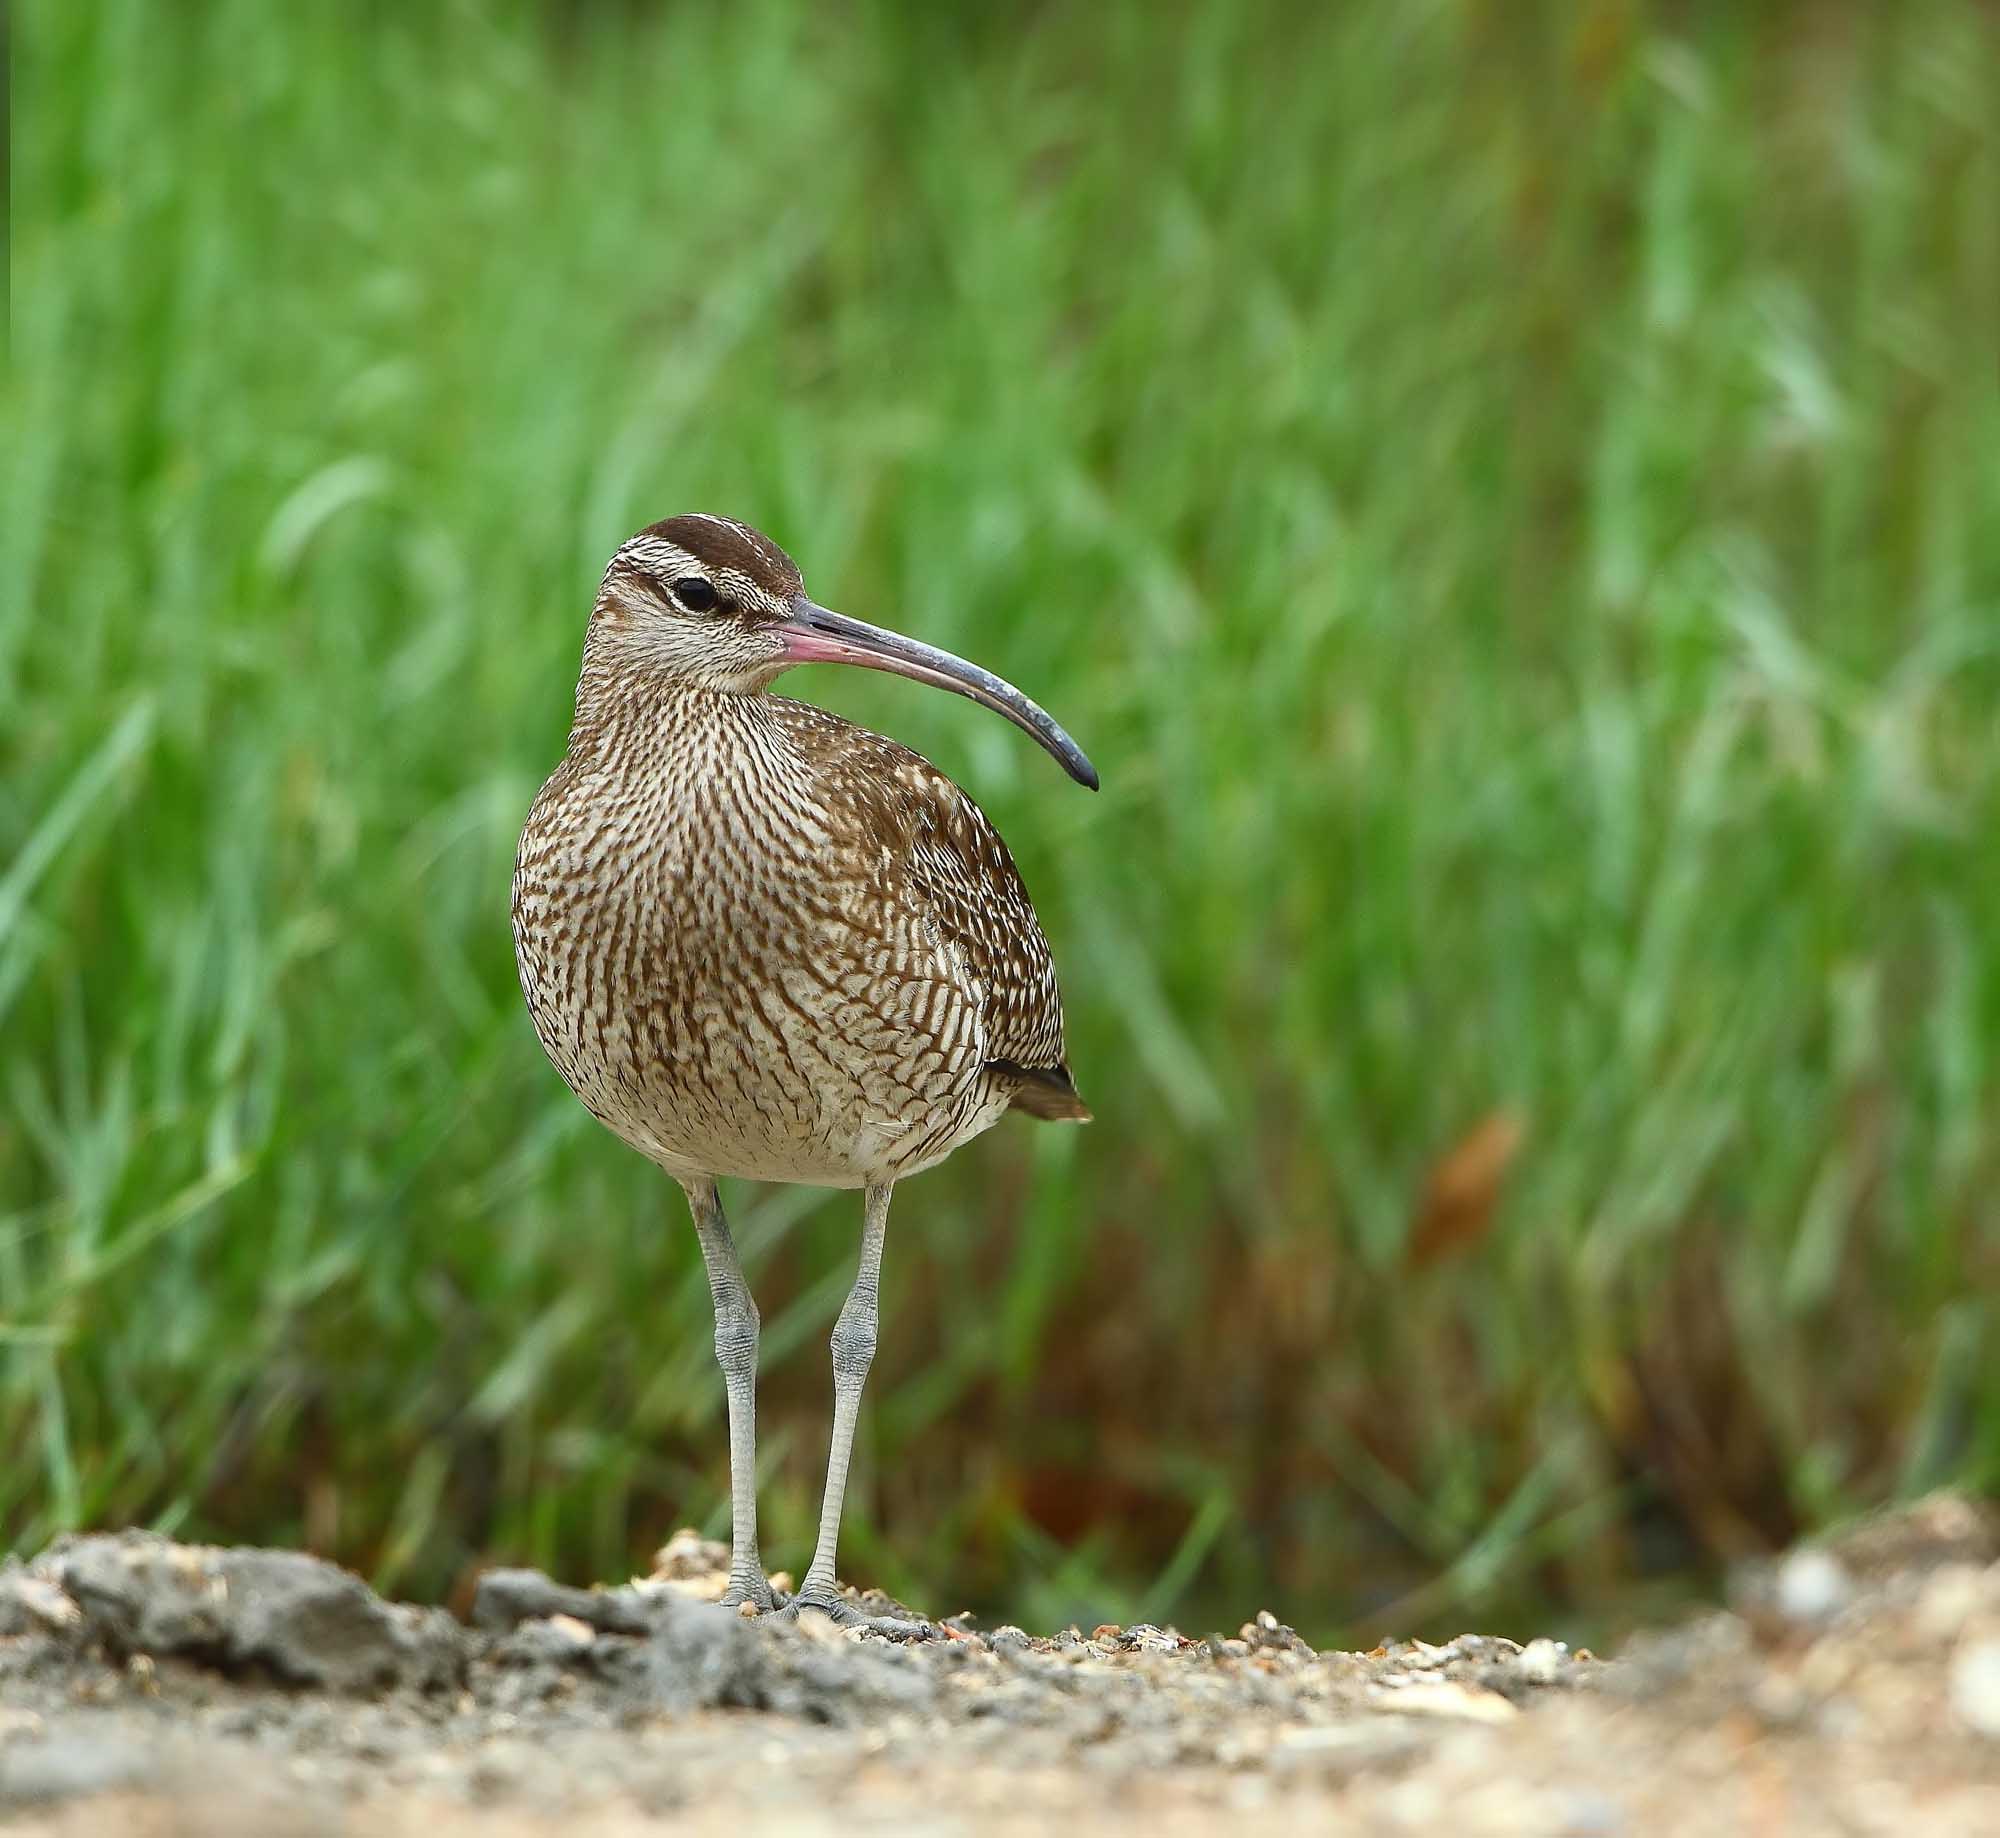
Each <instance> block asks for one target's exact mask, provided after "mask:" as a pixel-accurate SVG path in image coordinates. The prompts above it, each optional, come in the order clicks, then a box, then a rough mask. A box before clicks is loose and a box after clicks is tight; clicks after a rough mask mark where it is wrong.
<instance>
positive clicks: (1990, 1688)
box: [1948, 1638, 2000, 1738]
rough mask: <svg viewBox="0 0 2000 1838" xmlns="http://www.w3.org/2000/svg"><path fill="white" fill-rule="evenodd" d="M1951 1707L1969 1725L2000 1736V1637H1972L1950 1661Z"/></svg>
mask: <svg viewBox="0 0 2000 1838" xmlns="http://www.w3.org/2000/svg"><path fill="white" fill-rule="evenodd" d="M1948 1690H1949V1694H1950V1697H1951V1708H1952V1710H1953V1712H1954V1714H1956V1716H1957V1717H1958V1720H1959V1721H1960V1722H1961V1723H1963V1724H1964V1725H1965V1726H1966V1727H1967V1728H1968V1729H1970V1730H1974V1731H1976V1732H1977V1733H1978V1734H1979V1735H1981V1736H1992V1737H1995V1738H2000V1638H1996V1639H1988V1640H1972V1641H1968V1642H1966V1644H1965V1645H1964V1646H1962V1647H1960V1648H1959V1650H1958V1652H1957V1653H1956V1654H1955V1655H1954V1656H1953V1658H1952V1662H1951V1674H1950V1683H1949V1686H1948Z"/></svg>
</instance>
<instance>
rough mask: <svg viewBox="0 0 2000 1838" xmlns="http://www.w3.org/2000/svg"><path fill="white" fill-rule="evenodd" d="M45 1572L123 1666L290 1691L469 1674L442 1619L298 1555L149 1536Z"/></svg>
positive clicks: (70, 1543)
mask: <svg viewBox="0 0 2000 1838" xmlns="http://www.w3.org/2000/svg"><path fill="white" fill-rule="evenodd" d="M36 1569H37V1571H38V1572H39V1573H40V1574H41V1575H42V1576H43V1577H44V1578H45V1579H46V1580H48V1581H51V1582H53V1583H54V1584H56V1585H57V1586H58V1587H59V1588H60V1589H61V1590H62V1591H63V1593H64V1594H65V1595H66V1596H67V1597H68V1598H69V1599H70V1600H71V1601H72V1602H74V1603H75V1604H76V1606H77V1608H78V1610H79V1611H80V1614H81V1617H82V1620H83V1622H84V1624H85V1625H86V1626H87V1627H88V1629H89V1631H90V1632H91V1633H93V1634H95V1635H97V1636H98V1638H99V1639H101V1640H103V1641H104V1642H105V1644H106V1645H107V1646H108V1647H110V1648H112V1649H113V1650H114V1651H115V1652H118V1653H120V1654H125V1655H130V1654H134V1653H144V1654H170V1655H174V1656H176V1657H180V1658H186V1659H192V1660H195V1661H198V1662H201V1663H204V1664H207V1665H213V1666H218V1667H220V1668H222V1669H223V1670H225V1671H236V1670H241V1669H245V1668H262V1669H263V1670H265V1671H267V1672H269V1673H270V1674H271V1675H272V1676H273V1677H275V1678H277V1679H279V1680H281V1681H283V1682H284V1683H286V1684H292V1685H319V1686H324V1687H326V1688H327V1689H329V1690H333V1691H343V1692H351V1691H367V1690H371V1689H373V1688H375V1687H377V1686H380V1685H384V1684H389V1683H392V1682H401V1683H406V1684H414V1685H417V1686H419V1687H422V1688H425V1689H429V1688H433V1687H442V1686H444V1685H446V1684H449V1683H452V1682H453V1681H455V1680H456V1679H457V1678H458V1677H459V1676H460V1674H461V1673H462V1672H463V1669H464V1663H465V1660H464V1651H463V1644H462V1643H463V1636H462V1634H461V1632H460V1629H459V1627H458V1624H457V1623H456V1622H455V1621H453V1620H452V1618H451V1617H450V1616H449V1615H448V1614H446V1613H445V1612H444V1611H443V1610H442V1609H436V1608H431V1609H422V1608H409V1607H403V1606H392V1605H391V1604H389V1603H387V1602H384V1601H383V1600H382V1599H381V1598H380V1597H379V1596H377V1595H376V1594H375V1593H374V1592H373V1591H372V1590H370V1589H369V1587H368V1586H367V1584H365V1583H364V1582H362V1580H361V1579H360V1578H359V1577H358V1576H355V1575H354V1574H353V1573H352V1572H351V1571H347V1570H342V1569H339V1568H337V1567H336V1566H335V1565H333V1564H329V1563H324V1562H322V1561H321V1560H320V1559H319V1558H316V1557H308V1556H305V1555H304V1554H302V1553H300V1552H295V1551H252V1550H226V1549H222V1548H220V1547H217V1546H212V1545H177V1544H173V1543H170V1542H169V1541H168V1540H166V1539H164V1538H161V1537H158V1536H156V1535H154V1534H152V1533H146V1532H121V1533H118V1534H116V1535H115V1536H111V1535H95V1536H89V1537H79V1538H69V1539H63V1540H59V1541H58V1542H57V1543H56V1544H55V1545H54V1546H52V1547H51V1549H50V1551H49V1552H48V1554H47V1555H46V1556H44V1557H43V1558H42V1559H40V1560H38V1563H37V1565H36Z"/></svg>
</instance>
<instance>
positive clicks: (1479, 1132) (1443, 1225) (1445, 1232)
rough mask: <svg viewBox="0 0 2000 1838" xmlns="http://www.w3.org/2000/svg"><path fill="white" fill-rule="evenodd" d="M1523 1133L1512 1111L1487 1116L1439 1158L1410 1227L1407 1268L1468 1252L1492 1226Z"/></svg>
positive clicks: (1526, 1130)
mask: <svg viewBox="0 0 2000 1838" xmlns="http://www.w3.org/2000/svg"><path fill="white" fill-rule="evenodd" d="M1527 1134H1528V1126H1527V1124H1526V1123H1525V1122H1524V1121H1523V1120H1522V1119H1521V1118H1520V1117H1518V1116H1516V1115H1515V1114H1514V1113H1513V1112H1512V1111H1505V1110H1496V1111H1491V1112H1489V1113H1488V1114H1487V1115H1486V1116H1484V1117H1482V1118H1481V1119H1480V1120H1479V1121H1478V1122H1477V1123H1476V1124H1474V1125H1473V1126H1472V1128H1471V1129H1470V1130H1468V1131H1467V1132H1466V1133H1465V1135H1464V1136H1462V1137H1461V1138H1460V1139H1459V1140H1458V1142H1457V1143H1456V1144H1454V1145H1453V1146H1452V1148H1450V1149H1449V1150H1447V1151H1446V1153H1445V1154H1444V1155H1443V1156H1441V1157H1440V1158H1439V1160H1438V1161H1437V1162H1436V1164H1435V1165H1434V1166H1433V1167H1432V1169H1431V1172H1430V1178H1429V1179H1428V1180H1426V1181H1425V1182H1424V1193H1423V1198H1422V1199H1421V1200H1420V1201H1419V1202H1418V1204H1417V1211H1416V1216H1415V1218H1414V1219H1412V1220H1411V1222H1410V1236H1409V1241H1408V1242H1409V1249H1408V1252H1407V1253H1406V1255H1407V1258H1408V1261H1409V1263H1410V1265H1411V1267H1412V1268H1415V1269H1422V1268H1424V1267H1426V1266H1428V1265H1430V1264H1434V1263H1437V1262H1439V1261H1440V1260H1441V1259H1443V1258H1446V1257H1451V1256H1455V1255H1457V1254H1458V1253H1460V1252H1462V1251H1467V1250H1470V1249H1471V1248H1472V1247H1473V1246H1474V1245H1476V1244H1477V1243H1478V1242H1479V1241H1480V1239H1482V1238H1484V1237H1485V1236H1486V1233H1487V1230H1488V1228H1489V1227H1490V1226H1491V1225H1492V1223H1493V1213H1494V1208H1495V1207H1496V1206H1497V1205H1498V1203H1499V1199H1500V1186H1501V1183H1502V1182H1503V1181H1504V1180H1505V1179H1506V1177H1507V1170H1508V1169H1509V1168H1510V1167H1512V1166H1513V1163H1514V1157H1515V1156H1516V1155H1517V1154H1518V1153H1519V1152H1520V1148H1521V1144H1522V1142H1523V1141H1525V1140H1526V1138H1527Z"/></svg>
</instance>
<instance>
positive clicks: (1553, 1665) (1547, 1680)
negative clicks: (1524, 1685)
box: [1514, 1637, 1569, 1685]
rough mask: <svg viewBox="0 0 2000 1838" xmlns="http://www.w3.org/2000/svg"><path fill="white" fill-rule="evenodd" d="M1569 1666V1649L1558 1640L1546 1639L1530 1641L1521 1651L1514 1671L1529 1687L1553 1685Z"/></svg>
mask: <svg viewBox="0 0 2000 1838" xmlns="http://www.w3.org/2000/svg"><path fill="white" fill-rule="evenodd" d="M1568 1664H1569V1648H1567V1647H1566V1646H1564V1645H1563V1643H1562V1642H1561V1641H1560V1640H1550V1639H1548V1638H1546V1637H1544V1638H1542V1639H1539V1640H1531V1641H1529V1642H1528V1644H1527V1645H1526V1646H1524V1647H1523V1648H1522V1649H1521V1656H1520V1658H1518V1659H1517V1660H1515V1662H1514V1666H1515V1669H1516V1670H1517V1671H1518V1672H1519V1673H1520V1675H1521V1676H1522V1677H1523V1678H1524V1679H1526V1680H1527V1681H1528V1683H1529V1684H1531V1685H1553V1684H1554V1683H1555V1682H1556V1680H1557V1679H1558V1678H1560V1677H1561V1676H1562V1670H1563V1668H1564V1667H1565V1666H1566V1665H1568Z"/></svg>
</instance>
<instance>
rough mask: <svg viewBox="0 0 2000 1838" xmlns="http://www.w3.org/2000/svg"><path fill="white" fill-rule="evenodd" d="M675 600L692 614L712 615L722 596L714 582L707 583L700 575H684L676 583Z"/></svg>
mask: <svg viewBox="0 0 2000 1838" xmlns="http://www.w3.org/2000/svg"><path fill="white" fill-rule="evenodd" d="M674 598H675V599H676V600H678V601H679V602H680V603H681V604H682V605H683V606H684V607H686V608H687V609H688V611H689V612H691V613H712V612H714V611H715V605H716V601H717V600H718V599H719V598H720V596H719V595H718V594H717V593H716V591H715V583H714V582H713V581H705V580H703V579H702V577H701V576H700V575H698V574H690V575H684V576H683V577H682V578H681V579H680V580H678V581H676V582H675V583H674Z"/></svg>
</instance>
